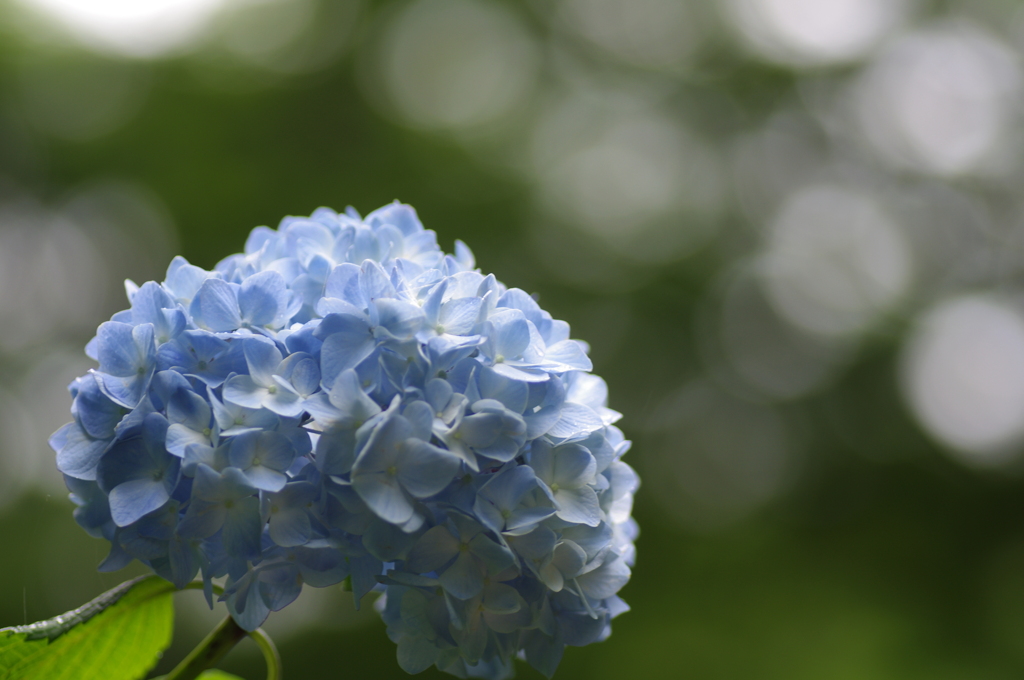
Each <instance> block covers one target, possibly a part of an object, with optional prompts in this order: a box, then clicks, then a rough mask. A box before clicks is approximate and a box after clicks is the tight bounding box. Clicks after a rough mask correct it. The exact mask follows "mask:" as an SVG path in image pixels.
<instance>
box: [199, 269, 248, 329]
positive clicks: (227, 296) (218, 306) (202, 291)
mask: <svg viewBox="0 0 1024 680" xmlns="http://www.w3.org/2000/svg"><path fill="white" fill-rule="evenodd" d="M189 313H190V314H191V315H192V318H193V319H194V320H195V322H196V324H197V325H198V326H199V327H200V328H203V329H205V330H209V331H215V332H216V331H233V330H235V329H236V328H238V327H239V326H241V325H242V317H241V312H240V311H239V309H238V285H237V284H232V283H228V282H227V281H223V280H221V279H206V280H205V281H204V282H203V285H202V286H200V288H199V290H198V291H197V292H196V295H195V297H194V298H193V299H192V304H191V305H190V307H189Z"/></svg>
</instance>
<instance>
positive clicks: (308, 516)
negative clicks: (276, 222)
mask: <svg viewBox="0 0 1024 680" xmlns="http://www.w3.org/2000/svg"><path fill="white" fill-rule="evenodd" d="M127 289H128V298H129V301H130V303H131V308H130V309H128V310H126V311H123V312H119V313H118V314H115V315H114V317H113V318H112V319H111V320H110V321H108V322H106V323H103V324H101V325H100V327H99V329H98V331H97V334H96V337H95V338H94V339H93V340H92V341H91V342H90V343H89V345H88V346H87V348H86V351H87V353H88V354H89V356H90V357H92V358H93V359H95V360H96V361H97V362H98V367H97V368H96V369H95V370H92V371H90V372H89V373H88V374H87V375H85V376H83V377H81V378H78V379H76V380H75V381H74V382H73V383H72V384H71V386H70V391H71V394H72V397H73V403H72V408H71V412H72V416H73V418H74V420H73V422H71V423H69V424H68V425H65V426H64V427H63V428H61V429H60V430H59V431H58V432H56V433H55V434H54V435H53V436H52V438H51V440H50V443H51V445H52V447H53V448H54V450H55V451H56V452H57V465H58V467H59V468H60V470H61V471H62V472H63V473H64V475H65V479H66V481H67V485H68V488H69V489H70V490H71V494H72V495H71V497H72V500H73V501H74V502H75V503H76V504H77V506H78V508H77V509H76V511H75V518H76V519H77V521H78V522H79V524H81V525H82V526H83V527H84V528H85V529H86V530H87V531H88V532H89V533H90V534H92V535H94V536H97V537H103V538H105V539H107V540H108V541H109V542H110V544H111V550H110V554H109V556H108V557H107V558H106V560H105V561H104V562H103V564H101V565H100V568H101V569H103V570H114V569H118V568H120V567H123V566H124V565H126V564H127V563H129V562H130V561H132V560H133V559H136V560H139V561H141V562H143V563H145V564H147V565H148V566H149V567H151V568H152V569H153V570H154V571H155V572H156V573H157V574H159V575H161V576H163V577H165V578H167V579H168V580H170V581H172V582H174V583H175V584H177V585H178V586H179V587H183V586H184V585H185V584H187V583H188V582H189V581H191V580H192V579H194V578H195V577H196V576H197V574H198V575H201V578H202V579H203V580H204V582H205V583H206V584H207V597H208V598H212V594H211V588H210V584H211V579H214V578H220V577H224V578H225V579H226V587H225V591H224V595H223V596H222V599H223V600H225V602H226V604H227V607H228V609H229V611H230V612H231V614H232V616H233V617H234V618H235V620H236V621H237V622H238V623H239V625H241V626H242V627H243V628H245V629H247V630H253V629H255V628H257V627H258V626H259V625H260V624H262V623H263V621H264V620H265V619H266V618H267V616H268V614H269V613H270V612H271V611H276V610H279V609H281V608H283V607H285V606H287V605H288V604H289V603H290V602H292V601H293V600H294V599H295V598H296V597H297V596H298V595H299V592H300V591H301V589H302V587H303V585H304V584H308V585H310V586H314V587H325V586H330V585H334V584H338V583H340V582H342V581H346V580H347V582H348V583H349V584H351V589H352V590H353V592H354V595H355V599H356V605H357V606H358V604H359V601H360V600H361V598H362V597H363V596H364V595H366V593H368V592H369V591H371V590H375V589H376V590H381V591H383V596H382V597H381V598H379V599H378V600H377V602H376V605H377V606H378V608H379V609H380V611H381V613H382V615H383V617H384V621H385V622H386V624H387V629H388V635H389V636H390V637H391V638H392V640H394V641H395V642H396V643H397V645H398V661H399V663H400V665H401V666H402V668H404V669H405V670H407V671H409V672H411V673H416V672H419V671H422V670H424V669H426V668H428V667H430V666H432V665H436V666H437V667H438V668H440V669H442V670H446V671H448V672H450V673H453V674H454V675H457V676H459V677H487V678H504V677H509V676H511V675H512V659H513V658H514V657H516V656H519V657H521V658H525V660H526V661H528V662H529V663H530V664H531V665H533V666H534V667H535V668H537V669H538V670H540V671H541V672H542V673H545V674H546V675H548V676H550V675H551V674H552V673H553V672H554V670H555V668H556V667H557V665H558V663H559V661H560V659H561V656H562V653H563V650H564V648H565V646H566V645H586V644H588V643H591V642H594V641H597V640H601V639H603V638H604V637H606V636H607V635H608V634H609V633H610V630H611V628H610V621H611V619H612V618H613V617H615V616H616V615H618V614H620V613H622V612H624V611H626V609H627V607H626V605H625V603H624V602H623V601H622V600H621V599H619V597H618V596H617V594H616V593H617V592H618V591H619V589H620V588H621V587H622V586H623V585H624V584H625V583H626V582H627V581H628V579H629V576H630V566H631V565H632V564H633V559H634V555H635V553H634V548H633V541H634V539H635V538H636V536H637V532H638V530H637V526H636V524H635V522H634V521H633V520H632V518H631V516H630V513H631V507H632V498H633V493H634V492H635V490H636V488H637V485H638V478H637V476H636V474H635V473H634V472H633V470H632V469H631V468H630V467H629V465H627V464H626V463H624V462H622V460H621V458H622V456H623V454H625V453H626V451H627V450H628V448H629V442H628V441H626V440H625V438H624V437H623V434H622V432H621V431H620V430H619V429H618V428H616V427H615V425H614V423H615V422H616V421H617V420H618V418H619V414H618V413H616V412H614V411H612V410H610V409H608V408H607V388H606V385H605V383H604V381H602V380H601V379H600V378H599V377H597V376H595V375H593V374H591V373H590V372H589V371H590V369H591V363H590V360H589V359H588V358H587V355H586V346H585V345H584V344H583V343H582V342H579V341H576V340H572V339H570V338H569V326H568V324H566V323H565V322H563V321H557V320H555V319H552V317H551V315H550V314H548V313H547V312H545V311H544V310H542V309H541V308H540V306H539V305H538V304H537V302H536V301H535V300H534V299H533V298H532V297H530V296H529V295H527V294H526V293H524V292H523V291H521V290H518V289H514V288H512V289H509V288H506V287H505V286H504V285H502V284H501V283H500V282H498V281H497V280H496V279H495V278H494V276H493V275H484V274H482V273H481V272H480V271H479V270H477V269H475V264H474V260H473V255H472V254H471V252H470V251H469V249H468V248H467V247H466V246H465V245H464V244H462V243H461V242H456V245H455V254H454V255H446V254H445V253H443V252H442V251H441V250H440V249H439V248H438V246H437V242H436V236H435V234H434V232H432V231H429V230H425V229H424V228H423V226H422V225H421V224H420V221H419V219H418V218H417V216H416V213H415V211H414V210H413V209H412V208H410V207H409V206H406V205H402V204H399V203H394V204H391V205H388V206H385V207H383V208H381V209H379V210H377V211H375V212H373V213H371V214H369V215H368V216H366V217H365V218H361V217H360V216H359V215H358V214H356V213H355V212H354V211H352V210H351V209H350V210H349V211H348V212H346V213H344V214H337V213H335V212H333V211H331V210H328V209H326V208H321V209H319V210H317V211H316V212H314V213H313V215H312V216H310V217H308V218H305V217H303V218H298V217H288V218H285V219H284V220H283V221H282V222H281V224H280V226H279V227H278V229H276V230H272V229H268V228H266V227H258V228H256V229H254V230H253V231H252V233H251V234H250V236H249V239H248V241H247V242H246V245H245V252H244V253H243V254H239V255H233V256H231V257H228V258H227V259H225V260H223V261H222V262H220V263H219V264H218V265H217V266H216V267H215V268H214V270H213V271H205V270H203V269H201V268H199V267H196V266H193V265H191V264H189V263H188V262H186V261H185V260H184V259H183V258H180V257H179V258H175V259H174V261H173V262H171V265H170V267H169V268H168V270H167V277H166V279H165V280H164V281H163V283H155V282H148V283H146V284H144V285H143V286H141V287H139V286H136V285H135V284H133V283H131V282H128V284H127ZM211 601H212V600H211Z"/></svg>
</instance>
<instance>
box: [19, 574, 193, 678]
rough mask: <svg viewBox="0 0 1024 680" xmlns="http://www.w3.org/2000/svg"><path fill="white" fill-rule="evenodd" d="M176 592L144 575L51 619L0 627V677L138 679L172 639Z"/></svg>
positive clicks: (158, 579) (150, 666) (162, 582)
mask: <svg viewBox="0 0 1024 680" xmlns="http://www.w3.org/2000/svg"><path fill="white" fill-rule="evenodd" d="M173 593H174V586H173V585H171V584H170V583H168V582H167V581H165V580H163V579H161V578H159V577H156V576H143V577H140V578H137V579H133V580H131V581H127V582H125V583H122V584H121V585H119V586H117V587H116V588H114V589H113V590H109V591H107V592H105V593H103V594H102V595H100V596H99V597H97V598H96V599H95V600H93V601H92V602H89V603H88V604H85V605H83V606H81V607H79V608H78V609H75V610H73V611H70V612H67V613H65V614H61V615H60V616H58V617H55V618H53V619H50V620H48V621H40V622H39V623H33V624H30V625H28V626H16V627H13V628H3V629H0V680H138V678H141V677H143V676H144V675H145V674H146V672H147V671H149V669H150V668H152V667H153V665H154V664H156V662H157V659H159V658H160V653H161V652H162V651H163V650H164V649H166V648H167V645H169V644H170V642H171V632H172V627H173V625H174V606H173V602H172V599H171V595H172V594H173Z"/></svg>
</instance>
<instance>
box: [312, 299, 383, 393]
mask: <svg viewBox="0 0 1024 680" xmlns="http://www.w3.org/2000/svg"><path fill="white" fill-rule="evenodd" d="M324 325H330V327H331V329H332V331H333V332H332V333H331V334H330V335H327V336H326V337H324V338H323V341H324V344H323V346H322V347H321V348H320V374H321V379H322V380H323V383H324V384H325V385H331V384H333V383H334V381H335V380H336V379H337V377H338V376H339V375H340V374H341V373H342V372H343V371H345V370H347V369H350V368H355V367H356V366H358V365H359V364H360V363H361V362H362V361H363V359H365V358H366V357H368V356H370V354H371V353H372V352H373V350H374V348H375V347H376V345H377V341H376V340H375V339H374V337H373V335H372V334H371V332H370V326H369V324H367V323H366V321H364V320H363V319H360V318H359V317H355V316H351V315H348V314H331V315H330V316H328V317H325V319H324V321H323V323H321V326H324Z"/></svg>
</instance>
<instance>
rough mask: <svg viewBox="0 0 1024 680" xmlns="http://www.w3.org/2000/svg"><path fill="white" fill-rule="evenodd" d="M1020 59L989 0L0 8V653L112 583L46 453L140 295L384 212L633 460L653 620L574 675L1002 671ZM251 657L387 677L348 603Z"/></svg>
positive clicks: (333, 673) (184, 623)
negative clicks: (295, 220) (26, 630)
mask: <svg viewBox="0 0 1024 680" xmlns="http://www.w3.org/2000/svg"><path fill="white" fill-rule="evenodd" d="M1022 51H1024V9H1022V7H1021V6H1019V4H1018V3H1017V2H1011V1H1009V0H945V1H939V0H934V1H928V0H919V1H915V0H528V1H523V2H500V1H499V0H412V1H411V2H407V1H401V2H392V1H379V2H378V1H371V0H364V1H361V2H357V1H354V0H147V2H140V1H138V0H134V1H130V0H0V319H2V324H0V431H2V432H3V436H2V438H0V537H2V540H3V545H4V548H3V549H2V550H0V575H2V579H0V626H2V625H13V624H21V623H23V622H25V621H33V620H37V619H42V618H46V617H49V616H53V615H55V614H57V613H60V612H62V611H64V610H67V609H70V608H72V607H75V606H77V605H79V604H81V603H82V602H84V601H85V600H87V599H90V598H91V597H93V596H95V595H96V594H98V593H99V592H101V591H102V590H105V589H106V588H108V587H111V586H113V585H115V584H116V583H118V582H120V581H121V580H123V579H124V578H127V577H128V576H129V575H130V574H128V573H118V574H99V573H97V572H96V571H95V565H96V564H98V563H99V562H100V561H101V559H102V558H103V556H104V555H105V550H106V548H105V545H104V544H103V543H102V542H101V541H95V540H93V539H90V538H88V537H87V536H85V534H84V533H83V532H82V531H80V530H79V529H78V527H77V526H75V524H74V522H73V520H72V518H71V509H72V506H71V504H70V502H69V501H68V500H67V498H66V492H65V490H64V489H63V485H62V482H61V480H60V476H59V475H58V474H57V473H56V471H55V469H54V467H53V462H52V452H50V451H49V449H48V448H47V446H46V438H47V436H48V435H49V433H50V432H52V431H53V430H55V429H56V428H57V427H59V426H60V425H61V424H63V423H64V422H65V421H66V420H68V419H69V416H68V408H69V406H70V399H69V397H68V396H67V394H66V392H65V386H66V385H67V383H68V382H70V380H71V379H72V378H73V377H75V376H76V375H79V374H81V373H83V372H84V371H85V370H87V369H88V368H89V366H90V364H89V360H88V359H87V358H86V357H85V356H84V355H83V353H82V350H81V348H82V346H83V345H84V343H85V341H86V340H88V338H89V337H90V336H91V334H92V331H93V329H94V328H95V327H96V325H97V324H98V323H100V322H101V321H103V320H105V319H106V318H108V317H109V316H110V315H111V314H112V313H113V312H115V311H117V310H119V309H121V308H123V307H124V306H125V301H124V298H123V288H122V281H123V280H124V279H125V278H132V279H134V280H136V281H139V282H141V281H145V280H149V279H158V280H159V279H162V274H163V270H164V268H165V267H166V265H167V263H168V262H169V260H170V258H171V257H172V256H173V255H174V254H176V253H181V254H184V255H185V256H186V257H187V258H188V259H189V260H191V261H192V262H194V263H196V264H198V265H201V266H203V267H211V266H212V265H213V264H214V263H216V262H217V261H218V260H219V259H220V258H221V257H223V256H225V255H227V254H229V253H232V252H236V251H238V250H240V249H241V246H242V244H243V242H244V238H245V235H246V234H247V232H248V231H249V229H251V228H252V227H254V226H256V225H261V224H269V225H271V226H273V225H275V224H276V223H277V221H278V220H279V219H280V218H281V217H282V216H283V215H286V214H299V215H305V214H309V213H310V212H311V211H312V210H314V209H315V208H316V207H318V206H320V205H328V206H331V207H334V208H336V209H339V210H340V209H343V208H344V207H345V206H346V205H352V206H354V207H355V208H357V209H358V210H360V211H361V212H363V213H366V212H369V211H370V210H372V209H374V208H376V207H378V206H380V205H382V204H383V203H385V202H388V201H391V200H393V199H395V198H398V199H400V200H402V201H405V202H408V203H411V204H412V205H414V206H415V207H416V208H417V210H418V211H419V213H420V216H421V218H422V220H423V222H424V223H425V225H426V226H427V227H428V228H431V229H434V230H436V231H437V233H438V235H439V238H440V241H441V243H442V244H443V246H444V247H446V248H448V249H450V248H451V244H452V242H453V241H454V239H456V238H460V239H463V240H465V241H466V242H467V243H468V244H469V245H470V246H471V247H472V248H473V249H474V251H475V253H476V256H477V262H478V264H479V265H480V266H481V267H482V268H483V270H484V271H493V272H495V273H496V274H497V275H498V277H499V278H500V279H501V280H503V281H504V282H505V283H507V284H509V285H510V286H517V287H520V288H523V289H525V290H527V291H529V292H531V293H536V294H538V295H539V296H540V300H541V303H542V304H543V305H544V307H545V308H546V309H548V310H549V311H551V312H552V313H553V314H554V315H555V316H556V317H558V318H563V319H566V320H567V321H569V322H570V324H572V327H573V330H574V333H573V334H574V336H575V337H578V338H581V339H585V340H587V341H588V342H589V343H590V344H591V346H592V356H593V358H594V364H595V371H596V372H597V373H598V374H600V375H602V376H603V377H604V378H605V379H606V380H607V381H608V383H609V385H610V389H611V406H612V407H613V408H615V409H617V410H619V411H621V412H623V413H624V414H625V418H624V419H623V421H622V422H621V423H620V424H621V425H622V427H623V429H624V430H625V431H626V433H627V435H628V436H629V437H630V438H631V439H633V440H634V442H635V444H634V448H633V450H632V452H631V453H630V454H629V458H628V460H629V462H630V463H631V464H632V465H634V466H635V467H636V468H637V469H638V470H639V472H640V474H641V477H642V479H643V480H644V483H643V487H642V489H641V491H640V493H639V494H638V497H637V501H636V508H635V514H636V517H637V519H638V521H639V522H640V525H641V529H642V535H641V538H640V540H639V543H638V549H639V558H638V562H637V565H636V569H635V571H634V576H633V580H632V582H631V583H630V584H629V585H628V586H627V587H626V589H625V591H624V593H623V595H624V596H625V598H626V600H627V601H628V602H629V603H630V605H631V606H632V607H633V611H632V612H630V613H628V614H626V615H624V616H623V617H621V618H620V619H617V620H616V622H615V625H614V634H613V636H612V637H611V638H610V639H609V640H608V641H606V642H604V643H601V644H599V645H595V646H593V647H589V648H585V649H570V650H569V651H568V653H567V654H566V657H565V660H564V662H563V665H562V667H561V669H560V670H559V675H558V677H560V678H563V679H564V680H569V679H572V678H589V679H592V680H597V679H598V678H623V677H639V678H651V679H656V678H683V677H687V678H714V679H719V678H720V679H737V680H740V679H742V680H747V679H749V678H780V679H786V680H797V679H802V678H807V679H820V678H829V679H831V678H836V679H846V678H850V679H860V678H872V679H885V678H899V679H900V680H908V679H914V678H922V679H923V678H928V679H930V680H946V679H949V680H953V679H960V678H972V679H973V678H983V679H986V680H987V679H999V678H1016V677H1020V676H1021V674H1022V673H1024V285H1022V277H1021V274H1022V272H1024V200H1022V193H1021V191H1020V187H1021V186H1022V180H1024V163H1022V161H1024V156H1022V153H1021V151H1022V146H1021V143H1022V141H1024V135H1022V131H1024V128H1022V126H1021V123H1022V113H1024V99H1022V93H1024V89H1022V85H1024V80H1022V78H1024V76H1022V66H1021V54H1022ZM126 571H130V570H126ZM133 573H134V572H133ZM178 598H179V603H180V609H179V616H178V624H177V627H178V630H177V638H176V642H175V645H174V646H173V647H172V648H171V649H170V650H169V651H168V653H167V654H166V656H165V661H164V662H162V663H161V666H160V669H163V670H166V669H167V668H169V667H170V666H171V665H173V663H174V662H175V661H176V660H177V659H179V658H180V657H181V656H182V655H183V654H184V653H185V652H186V650H187V649H189V648H190V647H191V646H192V645H194V644H195V643H196V642H197V641H198V640H199V638H200V637H201V636H202V635H203V634H204V633H205V631H206V630H208V629H209V628H210V627H212V625H213V624H214V622H215V621H216V620H218V619H219V618H220V617H221V616H222V615H223V612H222V611H216V612H213V613H211V612H208V611H206V610H205V605H203V604H202V603H201V598H200V597H199V596H198V595H196V594H195V593H192V594H188V593H185V594H181V595H179V596H178ZM365 604H369V603H368V602H367V603H365ZM268 629H269V631H270V632H271V633H272V634H273V635H274V636H275V637H276V639H277V640H278V642H279V645H280V647H281V651H282V654H283V656H284V661H285V664H286V670H287V673H288V677H290V678H303V679H309V680H313V679H317V678H335V677H371V676H372V677H377V678H389V677H395V678H400V677H405V676H404V673H402V671H400V670H399V669H398V666H397V664H396V663H395V659H394V648H393V645H392V643H391V642H390V641H388V640H387V638H386V636H385V634H384V627H383V625H382V624H381V623H380V621H379V620H378V618H377V616H376V614H375V613H374V612H373V611H372V608H371V607H368V606H367V607H364V609H363V611H362V612H360V613H355V612H354V611H353V609H352V605H351V602H350V599H349V596H348V595H346V594H344V593H342V592H341V591H340V589H326V590H323V591H316V590H311V589H307V592H306V593H304V595H303V597H302V598H300V600H299V601H298V602H296V603H295V604H294V605H292V606H290V607H288V608H287V609H286V610H284V611H282V612H280V613H278V614H275V615H273V616H272V617H271V619H270V621H269V622H268ZM261 665H262V662H261V661H260V658H259V656H258V654H257V652H256V650H255V647H252V648H250V647H249V646H247V643H246V644H244V645H242V646H241V647H240V648H239V649H238V650H237V651H236V652H233V653H232V655H231V656H230V657H229V659H228V661H227V664H226V669H227V670H232V671H234V672H237V673H239V674H242V675H244V676H245V677H249V678H253V679H255V678H259V677H262V672H263V671H262V668H261ZM158 670H159V669H158ZM425 675H427V676H431V677H433V675H432V674H431V673H430V672H428V673H426V674H425ZM521 676H522V677H527V678H530V677H536V674H535V673H533V671H531V670H530V669H529V668H526V667H525V666H523V667H522V669H521Z"/></svg>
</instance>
